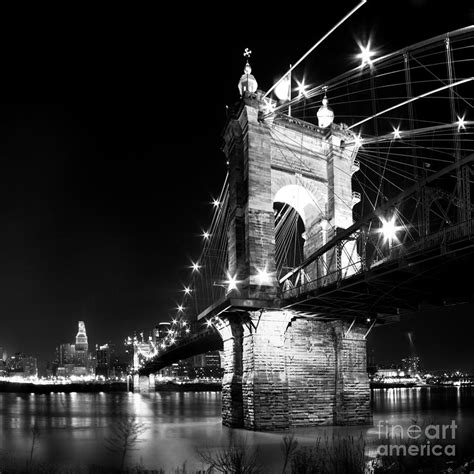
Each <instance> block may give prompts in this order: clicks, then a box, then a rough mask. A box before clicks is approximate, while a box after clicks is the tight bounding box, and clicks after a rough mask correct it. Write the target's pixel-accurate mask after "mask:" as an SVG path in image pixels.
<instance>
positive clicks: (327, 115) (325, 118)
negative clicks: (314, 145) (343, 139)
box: [317, 86, 334, 128]
mask: <svg viewBox="0 0 474 474" xmlns="http://www.w3.org/2000/svg"><path fill="white" fill-rule="evenodd" d="M327 90H328V88H327V86H324V87H323V91H324V97H323V100H322V103H323V105H322V106H321V107H320V108H319V110H318V114H317V115H318V125H319V126H320V127H321V128H327V127H329V126H330V125H331V124H332V123H333V122H334V112H333V110H332V109H331V108H330V107H328V98H327Z"/></svg>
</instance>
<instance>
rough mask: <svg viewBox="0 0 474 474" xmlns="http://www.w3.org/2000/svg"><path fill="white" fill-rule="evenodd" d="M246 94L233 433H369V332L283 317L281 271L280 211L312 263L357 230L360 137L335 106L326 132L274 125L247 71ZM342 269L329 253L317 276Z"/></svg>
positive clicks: (235, 205)
mask: <svg viewBox="0 0 474 474" xmlns="http://www.w3.org/2000/svg"><path fill="white" fill-rule="evenodd" d="M239 89H240V92H241V100H240V102H239V103H238V104H236V105H235V107H234V108H233V109H232V110H231V113H230V115H229V117H228V121H227V124H226V127H225V130H224V133H223V138H224V147H223V150H224V153H225V154H226V156H227V159H228V162H229V206H230V226H229V230H228V273H229V278H232V280H233V282H235V285H234V286H233V287H232V288H229V290H230V291H229V298H230V297H231V296H235V297H239V298H240V299H243V300H244V301H245V305H246V306H248V309H246V308H242V307H240V308H232V307H229V308H228V309H227V310H226V311H225V312H223V313H221V314H220V318H219V322H218V323H217V324H216V326H217V328H218V330H219V332H220V334H221V336H222V339H223V342H224V360H225V375H224V380H223V394H222V401H223V422H224V423H225V424H227V425H230V426H244V427H246V428H248V429H256V430H279V429H285V428H288V427H289V426H297V425H312V424H356V423H359V424H361V423H362V424H365V423H368V422H370V421H371V413H370V406H369V405H370V390H369V384H368V377H367V371H366V345H365V330H364V328H362V327H358V326H357V324H355V325H352V326H351V327H349V323H348V322H345V321H342V320H338V319H337V318H333V319H332V320H330V321H328V320H321V318H319V319H318V314H314V315H312V316H311V317H308V315H307V314H305V315H304V316H303V315H300V314H297V313H296V312H293V311H290V310H285V309H282V306H283V305H282V302H281V300H280V290H279V284H278V282H277V278H276V268H275V267H276V265H275V229H274V226H275V217H274V208H273V205H274V203H275V202H281V203H285V204H288V205H290V206H292V207H293V208H294V209H295V210H296V211H297V212H298V214H299V216H300V217H301V219H302V221H303V223H304V225H305V243H304V253H305V257H308V256H309V255H311V254H312V253H313V252H314V251H315V250H316V249H318V248H319V247H321V246H322V245H324V244H325V243H326V242H327V240H328V239H330V238H331V237H332V236H333V235H334V234H335V233H336V232H337V231H338V229H345V228H347V227H349V226H350V225H351V224H352V223H353V220H352V207H353V204H354V200H353V193H352V187H351V177H352V174H353V171H354V168H355V157H356V153H357V147H356V145H354V143H355V142H356V141H355V140H354V138H355V137H354V135H353V133H352V132H351V131H349V130H348V129H347V127H345V126H344V125H336V124H334V123H333V116H334V115H333V113H332V111H331V109H329V107H327V99H326V98H325V99H324V100H323V106H322V107H321V109H320V111H319V114H318V118H319V126H316V125H313V124H310V123H308V122H304V121H301V120H298V119H295V118H292V117H290V116H287V115H282V114H268V113H267V110H268V105H269V101H267V100H266V99H265V100H264V99H263V93H262V92H261V91H259V90H257V82H256V80H255V78H254V77H253V76H252V74H251V68H250V65H249V64H248V62H247V65H246V68H245V71H244V75H243V76H242V78H241V80H240V82H239ZM346 143H348V144H347V145H346ZM351 143H352V144H351ZM353 251H355V246H354V248H352V249H349V253H350V252H353ZM346 253H347V252H346ZM342 258H343V257H342ZM338 259H339V261H337V260H338ZM340 259H341V255H339V256H338V257H337V258H336V257H334V258H333V256H332V255H331V254H329V256H328V257H326V260H327V261H325V262H323V266H324V268H322V267H321V265H322V264H321V263H320V264H319V267H320V268H317V267H318V266H317V265H314V266H313V268H310V269H309V271H310V272H312V273H313V274H312V275H311V277H312V278H315V277H318V276H320V275H322V276H324V274H325V273H330V272H329V270H330V269H331V268H333V267H335V266H336V265H340V266H341V261H340ZM342 266H343V265H342Z"/></svg>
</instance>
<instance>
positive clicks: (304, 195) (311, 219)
mask: <svg viewBox="0 0 474 474" xmlns="http://www.w3.org/2000/svg"><path fill="white" fill-rule="evenodd" d="M273 209H274V213H275V263H276V269H277V279H279V278H281V277H282V276H283V275H285V274H286V273H288V272H289V271H290V270H292V269H293V268H295V267H297V266H298V265H299V264H300V263H302V262H303V261H304V259H305V257H306V256H307V255H306V253H307V248H306V247H307V240H308V238H310V237H311V235H310V233H311V232H312V231H313V230H314V228H315V227H314V224H315V222H317V221H319V220H320V218H321V216H322V212H321V210H320V209H319V207H318V204H317V201H316V199H315V197H314V196H313V195H312V193H311V192H310V191H309V190H308V189H306V188H305V187H303V186H301V185H298V184H287V185H284V186H282V187H281V188H280V189H278V191H277V192H276V193H275V195H274V198H273Z"/></svg>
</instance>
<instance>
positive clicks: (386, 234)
mask: <svg viewBox="0 0 474 474" xmlns="http://www.w3.org/2000/svg"><path fill="white" fill-rule="evenodd" d="M396 220H397V216H396V214H394V215H393V216H392V217H391V218H390V219H385V218H384V217H380V222H381V223H382V227H381V228H380V230H379V232H380V233H381V234H382V236H383V238H384V243H385V242H388V243H389V245H392V243H393V242H394V241H396V242H398V238H397V232H399V231H400V230H402V229H403V226H398V225H396Z"/></svg>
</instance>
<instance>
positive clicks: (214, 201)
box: [212, 163, 229, 207]
mask: <svg viewBox="0 0 474 474" xmlns="http://www.w3.org/2000/svg"><path fill="white" fill-rule="evenodd" d="M227 164H229V163H227ZM212 205H213V206H214V207H219V205H220V202H219V200H218V199H214V200H213V201H212Z"/></svg>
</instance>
